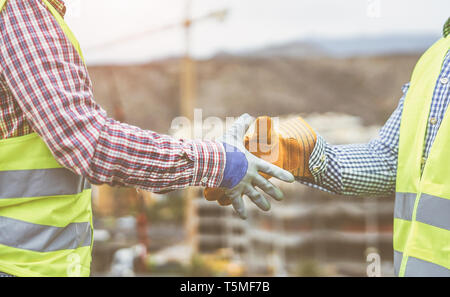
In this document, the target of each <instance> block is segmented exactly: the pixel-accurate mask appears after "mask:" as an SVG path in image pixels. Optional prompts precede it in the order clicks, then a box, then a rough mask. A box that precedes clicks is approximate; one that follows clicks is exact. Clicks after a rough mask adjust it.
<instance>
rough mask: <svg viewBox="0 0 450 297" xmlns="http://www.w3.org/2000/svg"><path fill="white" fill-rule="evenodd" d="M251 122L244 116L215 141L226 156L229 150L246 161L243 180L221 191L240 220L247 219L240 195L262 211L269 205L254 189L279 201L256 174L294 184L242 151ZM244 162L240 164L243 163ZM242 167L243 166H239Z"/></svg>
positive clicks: (281, 172)
mask: <svg viewBox="0 0 450 297" xmlns="http://www.w3.org/2000/svg"><path fill="white" fill-rule="evenodd" d="M254 121H255V118H253V117H251V116H250V115H248V114H244V115H242V116H240V117H239V118H238V119H237V120H236V121H235V122H234V123H233V126H232V127H231V128H230V129H229V130H228V131H227V132H226V133H225V134H224V135H223V136H222V137H221V138H219V139H218V141H219V142H222V143H223V144H224V147H225V149H226V150H227V156H228V155H229V154H228V152H229V150H230V148H231V149H234V152H235V153H237V154H239V153H242V154H243V155H244V156H245V159H247V165H248V166H247V172H246V173H245V175H244V177H243V178H242V179H241V180H240V181H239V182H238V183H237V185H235V186H233V187H232V188H226V187H224V188H223V189H225V195H226V196H227V197H228V198H230V200H231V202H232V205H233V207H234V209H235V210H236V212H237V213H238V214H239V216H240V217H241V218H242V219H246V218H247V211H246V209H245V205H244V200H243V198H242V195H246V196H248V197H249V198H250V199H251V200H252V201H253V203H255V204H256V205H257V206H258V207H259V208H261V209H262V210H264V211H268V210H269V209H270V203H269V201H267V199H266V198H265V197H264V196H263V194H261V193H260V192H259V191H258V190H256V187H258V188H259V189H261V190H262V191H264V192H265V193H267V194H268V195H269V196H271V197H273V198H274V199H276V200H281V199H283V193H282V192H281V190H280V189H279V188H278V187H276V186H275V185H273V184H272V183H271V182H270V181H268V180H267V179H265V178H264V177H263V176H261V175H260V174H259V173H258V172H262V173H265V174H268V175H270V176H273V177H275V178H277V179H279V180H282V181H285V182H289V183H292V182H294V180H295V179H294V176H293V175H292V174H291V173H290V172H288V171H286V170H284V169H281V168H279V167H277V166H275V165H272V164H270V163H268V162H266V161H264V160H262V159H259V158H257V157H255V156H254V155H252V154H251V153H250V152H249V151H247V149H246V148H245V147H244V144H243V140H244V136H245V133H246V132H247V130H248V128H249V127H250V125H251V124H252V123H253V122H254ZM233 154H234V153H233ZM241 157H242V155H241ZM245 159H244V162H242V163H245ZM244 165H245V164H243V165H242V166H244Z"/></svg>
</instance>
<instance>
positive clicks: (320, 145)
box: [309, 135, 328, 184]
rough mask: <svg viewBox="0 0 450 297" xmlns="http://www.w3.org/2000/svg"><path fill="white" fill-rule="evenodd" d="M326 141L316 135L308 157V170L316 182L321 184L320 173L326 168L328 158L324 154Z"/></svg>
mask: <svg viewBox="0 0 450 297" xmlns="http://www.w3.org/2000/svg"><path fill="white" fill-rule="evenodd" d="M326 147H327V143H326V141H325V139H323V138H322V136H320V135H317V141H316V145H315V147H314V150H313V151H312V153H311V156H310V157H309V170H310V171H311V174H312V175H313V178H314V181H315V183H316V184H321V182H322V175H323V173H324V172H325V171H326V170H327V164H328V158H327V156H326V154H325V150H326Z"/></svg>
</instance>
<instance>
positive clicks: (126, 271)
mask: <svg viewBox="0 0 450 297" xmlns="http://www.w3.org/2000/svg"><path fill="white" fill-rule="evenodd" d="M198 1H199V2H201V1H200V0H198ZM193 2H194V3H195V1H193ZM369 2H370V1H369ZM179 5H180V6H181V7H183V15H182V18H181V19H180V20H178V21H175V22H173V23H168V24H162V25H161V26H157V27H154V28H153V27H152V28H143V29H148V30H141V31H139V32H129V34H128V35H126V34H125V35H122V36H119V37H118V38H116V39H111V40H105V42H103V43H102V42H99V43H95V44H93V45H92V47H91V48H87V50H86V53H87V55H88V56H89V51H92V52H94V53H102V50H104V49H105V48H113V47H114V46H116V45H117V44H119V45H120V44H124V43H129V44H130V47H132V46H133V45H132V44H133V42H134V41H135V40H139V39H147V40H152V36H153V35H154V34H165V32H170V31H171V30H180V32H182V33H181V35H179V37H180V38H179V39H178V42H179V45H180V48H182V52H179V53H178V54H177V55H171V56H170V57H164V58H158V59H151V60H148V61H141V62H140V63H135V62H133V63H129V64H127V63H121V64H120V65H118V64H116V63H92V64H91V65H90V66H89V73H90V76H91V79H92V81H93V85H94V96H95V100H96V101H97V102H98V103H99V104H100V105H101V106H102V107H103V108H105V109H106V110H107V111H108V113H109V115H110V116H112V117H114V118H115V119H117V120H119V121H122V122H127V123H129V124H132V125H136V126H139V127H142V128H145V129H149V130H153V131H156V132H160V133H164V134H172V135H174V136H176V137H180V138H185V137H186V138H188V137H190V136H192V134H191V131H184V130H183V131H173V129H172V130H171V124H172V121H173V119H174V118H176V117H179V116H184V117H186V118H187V119H193V116H194V113H193V112H194V109H195V108H199V109H201V112H202V116H203V117H204V118H207V117H217V118H219V119H221V120H222V121H225V118H226V117H230V116H238V115H240V114H242V113H250V114H251V115H253V116H260V115H269V116H277V117H290V116H295V115H301V116H303V117H304V118H305V120H306V121H307V122H308V123H309V124H310V125H311V126H312V127H313V128H314V129H315V130H316V131H317V132H318V133H319V134H320V135H322V136H323V137H324V138H325V139H326V140H327V141H328V142H329V143H331V144H347V143H365V142H367V141H369V140H370V139H372V138H374V137H376V136H377V133H378V130H379V128H380V127H381V125H383V123H384V122H385V121H386V120H387V118H388V117H389V115H390V113H391V112H392V111H393V110H394V109H395V107H396V105H397V103H398V99H399V98H400V97H401V95H402V94H401V86H402V85H403V84H404V83H406V82H408V81H409V75H410V73H411V71H412V68H413V66H414V64H415V62H416V61H417V59H418V57H419V55H420V53H421V52H422V51H423V50H424V49H426V48H427V47H428V46H429V45H430V44H431V43H432V42H433V41H434V40H435V38H436V37H437V36H438V34H439V33H440V32H439V31H436V34H435V35H433V34H428V33H423V34H422V33H421V34H416V35H414V34H412V35H411V34H400V33H396V34H395V35H392V34H390V35H389V34H385V35H370V36H364V35H358V36H351V37H340V38H328V37H323V38H321V36H315V37H314V38H309V39H305V38H303V39H297V40H291V41H288V42H284V43H276V44H268V45H265V46H262V47H257V48H254V49H248V48H246V49H245V50H244V49H243V50H242V51H234V52H227V51H221V52H217V53H216V54H213V55H210V56H209V57H206V58H201V57H196V56H195V55H194V56H193V55H192V35H193V34H194V31H193V30H192V28H193V27H195V26H196V24H202V25H203V26H208V24H210V25H212V24H215V25H214V26H220V23H223V22H225V23H226V22H227V17H228V16H229V15H232V14H233V10H232V9H229V8H228V7H227V6H226V5H225V6H224V7H223V8H220V9H214V10H211V11H210V12H208V13H205V14H203V15H202V14H201V15H195V16H194V15H192V13H191V5H192V1H179ZM280 5H281V4H280ZM155 9H156V8H155ZM316 13H317V14H319V13H320V12H319V11H317V12H316ZM364 13H365V14H366V13H367V12H366V11H365V12H364ZM82 17H83V15H82V14H81V15H80V17H79V18H80V19H82ZM368 17H370V16H368ZM381 21H382V20H381ZM218 24H219V25H218ZM355 25H356V26H357V24H355ZM75 27H76V26H75ZM209 34H212V35H214V34H215V33H214V31H213V30H212V31H211V32H209ZM155 42H157V41H155ZM405 43H406V44H409V45H410V46H408V47H405V46H404V45H405ZM370 45H372V46H370ZM196 46H197V47H198V46H199V45H196ZM88 61H89V59H88ZM222 132H223V131H215V132H214V133H212V134H214V135H217V136H219V135H220V133H222ZM210 134H211V133H210ZM277 185H278V186H279V187H280V188H281V189H282V190H283V192H284V194H285V199H284V201H283V202H273V203H272V209H271V210H270V211H269V212H261V211H260V210H258V209H257V208H256V207H254V206H253V205H252V204H251V203H247V206H248V207H249V218H248V219H247V220H245V221H244V220H241V219H239V218H238V217H237V216H236V215H235V214H234V212H233V209H232V207H231V206H229V207H221V206H219V205H218V204H217V203H214V202H209V201H206V200H205V199H204V198H203V189H202V188H194V189H189V190H183V191H174V192H169V193H165V194H154V193H148V192H143V191H136V190H135V189H130V188H111V187H109V186H99V187H98V186H97V187H94V189H93V208H94V251H93V263H92V275H93V276H366V275H367V267H368V265H369V264H370V261H369V260H368V259H372V258H370V257H369V255H376V257H378V258H377V259H379V260H380V263H379V264H380V275H382V276H391V275H393V274H394V271H393V263H392V261H393V259H392V255H393V249H392V224H393V203H394V200H393V197H391V196H389V197H348V196H335V195H333V194H329V193H325V192H321V191H318V190H316V189H312V188H309V187H307V186H304V185H301V184H300V183H295V184H282V183H277Z"/></svg>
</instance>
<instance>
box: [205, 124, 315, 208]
mask: <svg viewBox="0 0 450 297" xmlns="http://www.w3.org/2000/svg"><path fill="white" fill-rule="evenodd" d="M316 141H317V135H316V133H315V132H314V130H313V129H312V128H311V127H310V126H309V125H308V123H306V122H305V121H304V120H303V118H301V117H295V118H290V119H286V120H281V121H280V123H279V127H278V128H277V129H276V128H274V123H273V120H272V118H270V117H267V116H263V117H259V118H257V119H256V124H255V132H254V133H253V134H252V135H250V136H248V135H247V136H246V137H245V139H244V144H245V148H246V149H247V150H248V151H249V152H251V153H252V154H254V155H255V156H257V157H259V158H262V159H263V160H265V161H267V162H270V163H272V164H274V165H276V166H278V167H281V168H283V169H285V170H287V171H289V172H291V173H292V174H293V175H294V176H295V177H302V178H312V174H311V172H310V170H309V157H310V155H311V153H312V151H313V149H314V146H315V144H316ZM262 175H263V176H264V177H266V178H267V179H269V178H270V176H267V175H264V174H262ZM204 195H205V198H206V199H207V200H209V201H215V200H217V202H218V203H219V204H220V205H230V204H231V201H230V199H229V198H228V197H226V196H225V195H224V193H223V190H222V189H221V188H206V189H205V191H204Z"/></svg>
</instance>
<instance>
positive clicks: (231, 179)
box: [219, 142, 248, 189]
mask: <svg viewBox="0 0 450 297" xmlns="http://www.w3.org/2000/svg"><path fill="white" fill-rule="evenodd" d="M222 144H223V147H224V148H225V153H226V162H225V169H224V171H223V179H222V183H221V184H220V185H219V187H222V188H228V189H231V188H234V187H235V186H236V185H237V184H238V183H239V182H240V181H241V180H242V179H243V178H244V176H245V174H246V173H247V168H248V161H247V158H246V157H245V154H244V153H243V152H241V151H240V150H238V149H237V148H236V147H234V146H232V145H229V144H227V143H225V142H224V143H222Z"/></svg>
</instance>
